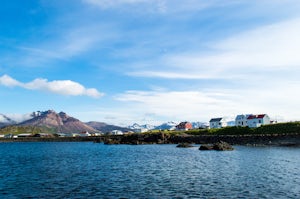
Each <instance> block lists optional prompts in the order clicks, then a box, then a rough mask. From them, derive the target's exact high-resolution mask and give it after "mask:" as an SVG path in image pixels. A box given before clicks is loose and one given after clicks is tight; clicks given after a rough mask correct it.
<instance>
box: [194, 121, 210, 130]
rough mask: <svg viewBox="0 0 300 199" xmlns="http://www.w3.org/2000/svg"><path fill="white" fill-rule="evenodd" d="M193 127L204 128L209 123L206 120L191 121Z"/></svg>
mask: <svg viewBox="0 0 300 199" xmlns="http://www.w3.org/2000/svg"><path fill="white" fill-rule="evenodd" d="M192 125H193V128H194V129H199V128H200V129H205V128H207V127H209V123H208V122H192Z"/></svg>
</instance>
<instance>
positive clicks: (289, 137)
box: [0, 133, 300, 147]
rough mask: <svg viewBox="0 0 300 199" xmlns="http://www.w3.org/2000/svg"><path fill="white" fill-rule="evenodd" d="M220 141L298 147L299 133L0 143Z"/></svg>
mask: <svg viewBox="0 0 300 199" xmlns="http://www.w3.org/2000/svg"><path fill="white" fill-rule="evenodd" d="M220 141H224V142H227V143H229V144H230V145H251V146H291V147H300V133H296V134H264V135H188V134H181V135H172V134H166V133H153V134H131V135H107V136H98V137H48V138H43V137H24V138H14V139H8V138H1V139H0V142H97V143H104V144H130V145H139V144H179V143H194V144H214V143H217V142H220Z"/></svg>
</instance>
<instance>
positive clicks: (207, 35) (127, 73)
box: [0, 0, 300, 125]
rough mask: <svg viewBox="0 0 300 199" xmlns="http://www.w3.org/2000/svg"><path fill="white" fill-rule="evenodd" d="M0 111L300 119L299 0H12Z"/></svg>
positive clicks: (3, 16) (2, 31) (143, 118)
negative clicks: (240, 115)
mask: <svg viewBox="0 0 300 199" xmlns="http://www.w3.org/2000/svg"><path fill="white" fill-rule="evenodd" d="M1 4H2V5H1V6H0V96H1V97H0V103H1V110H0V113H3V114H8V115H15V114H26V113H29V112H32V111H37V110H48V109H53V110H56V111H65V112H67V113H68V114H69V115H72V116H74V117H76V118H78V119H80V120H82V121H101V122H107V123H110V124H118V125H129V124H132V123H134V122H138V123H150V124H158V123H161V122H166V121H181V120H188V121H204V122H206V121H208V120H209V119H210V118H212V117H220V116H227V117H229V118H232V117H234V116H235V115H236V114H241V113H254V114H255V113H268V114H269V115H270V116H271V118H275V119H276V118H277V119H281V120H286V121H289V120H299V119H300V111H299V110H300V103H299V98H300V94H299V88H300V79H299V77H300V56H299V52H300V36H299V35H300V13H299V10H300V1H298V0H286V1H280V0H253V1H247V0H232V1H223V0H210V1H206V0H186V1H184V2H183V1H179V0H115V1H112V0H59V1H58V0H53V1H46V0H27V1H26V2H25V1H21V0H11V1H5V2H1Z"/></svg>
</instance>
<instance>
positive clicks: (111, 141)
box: [104, 139, 120, 145]
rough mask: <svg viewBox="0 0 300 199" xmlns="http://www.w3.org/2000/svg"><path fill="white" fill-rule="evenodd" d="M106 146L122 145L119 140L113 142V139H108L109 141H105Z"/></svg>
mask: <svg viewBox="0 0 300 199" xmlns="http://www.w3.org/2000/svg"><path fill="white" fill-rule="evenodd" d="M104 144H107V145H111V144H120V141H119V140H113V139H107V140H105V141H104Z"/></svg>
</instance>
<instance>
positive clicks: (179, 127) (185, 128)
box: [176, 122, 193, 131]
mask: <svg viewBox="0 0 300 199" xmlns="http://www.w3.org/2000/svg"><path fill="white" fill-rule="evenodd" d="M192 128H193V125H192V124H191V123H190V122H180V124H178V125H177V126H176V129H177V130H180V131H188V130H190V129H192Z"/></svg>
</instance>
